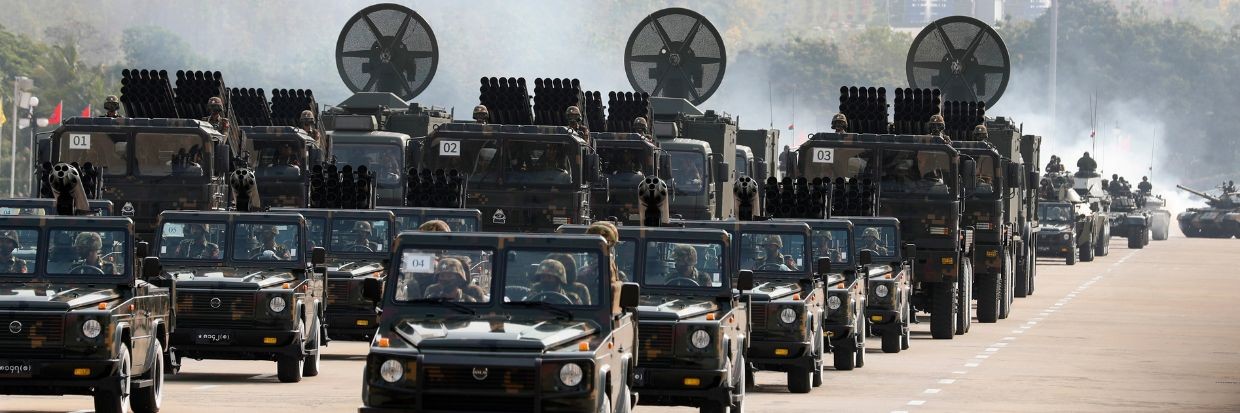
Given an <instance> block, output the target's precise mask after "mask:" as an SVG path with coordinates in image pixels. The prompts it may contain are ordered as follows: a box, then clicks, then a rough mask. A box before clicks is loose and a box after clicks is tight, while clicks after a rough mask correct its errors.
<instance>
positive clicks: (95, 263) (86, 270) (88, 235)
mask: <svg viewBox="0 0 1240 413" xmlns="http://www.w3.org/2000/svg"><path fill="white" fill-rule="evenodd" d="M73 248H74V250H75V252H77V258H78V259H77V261H74V262H73V265H72V266H70V267H69V273H70V274H95V275H104V274H107V275H112V274H116V266H115V265H113V264H112V263H110V262H107V261H104V260H103V257H102V256H101V255H100V254H101V253H102V252H103V251H102V250H103V238H102V237H100V236H99V234H96V233H94V232H81V233H78V235H77V238H76V239H75V240H74V242H73Z"/></svg>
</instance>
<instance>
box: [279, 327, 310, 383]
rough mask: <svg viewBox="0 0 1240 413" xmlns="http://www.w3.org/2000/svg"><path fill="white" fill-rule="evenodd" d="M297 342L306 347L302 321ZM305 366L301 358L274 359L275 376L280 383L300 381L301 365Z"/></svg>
mask: <svg viewBox="0 0 1240 413" xmlns="http://www.w3.org/2000/svg"><path fill="white" fill-rule="evenodd" d="M297 340H300V341H301V345H302V346H305V345H306V342H305V340H306V322H305V320H302V322H301V330H300V331H298V332H297ZM303 364H305V357H302V356H280V358H278V359H276V376H277V377H278V378H279V379H280V382H281V383H297V382H299V381H301V373H302V371H303V368H302V365H303Z"/></svg>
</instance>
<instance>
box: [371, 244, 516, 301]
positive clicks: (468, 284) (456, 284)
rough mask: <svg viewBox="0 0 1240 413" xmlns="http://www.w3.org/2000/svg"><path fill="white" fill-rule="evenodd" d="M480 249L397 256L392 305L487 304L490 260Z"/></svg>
mask: <svg viewBox="0 0 1240 413" xmlns="http://www.w3.org/2000/svg"><path fill="white" fill-rule="evenodd" d="M493 254H494V253H493V252H491V251H489V250H482V249H451V250H448V249H421V248H409V249H405V250H402V251H401V252H400V267H399V269H400V270H399V271H400V273H399V277H398V278H396V285H395V287H396V301H405V302H408V301H415V300H445V301H451V302H461V303H488V302H490V301H491V267H492V261H491V256H492V255H493Z"/></svg>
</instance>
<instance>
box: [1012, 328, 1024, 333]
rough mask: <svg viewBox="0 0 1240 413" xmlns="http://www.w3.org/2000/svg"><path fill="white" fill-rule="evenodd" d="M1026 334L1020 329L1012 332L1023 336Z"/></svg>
mask: <svg viewBox="0 0 1240 413" xmlns="http://www.w3.org/2000/svg"><path fill="white" fill-rule="evenodd" d="M1024 332H1025V330H1020V329H1017V330H1012V333H1013V334H1021V333H1024Z"/></svg>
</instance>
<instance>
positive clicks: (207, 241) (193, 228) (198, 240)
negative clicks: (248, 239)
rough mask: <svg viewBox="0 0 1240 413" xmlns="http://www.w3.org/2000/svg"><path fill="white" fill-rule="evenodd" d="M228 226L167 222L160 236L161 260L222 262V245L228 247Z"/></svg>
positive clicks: (221, 224)
mask: <svg viewBox="0 0 1240 413" xmlns="http://www.w3.org/2000/svg"><path fill="white" fill-rule="evenodd" d="M227 226H228V225H227V224H223V223H197V222H189V223H185V222H165V223H164V225H163V228H162V229H161V230H160V235H159V259H161V260H196V261H221V260H223V259H224V253H223V249H221V248H220V245H228V242H227V238H225V236H224V229H225V228H226V227H227Z"/></svg>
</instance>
